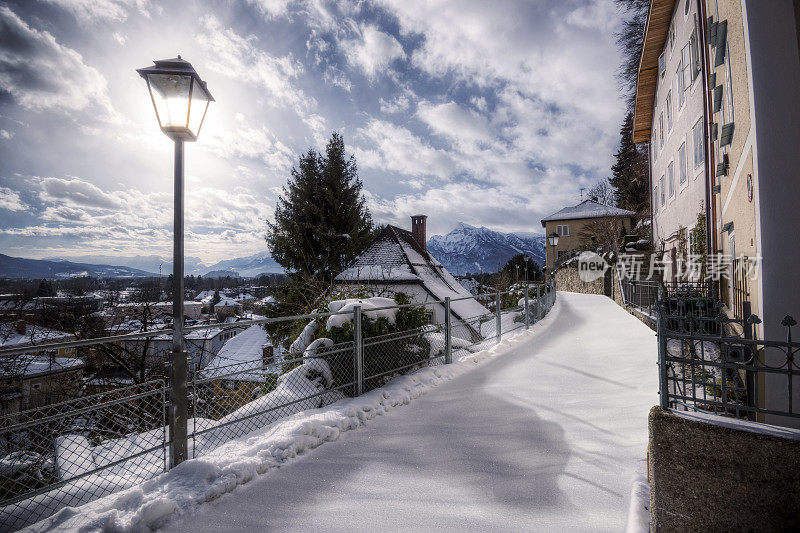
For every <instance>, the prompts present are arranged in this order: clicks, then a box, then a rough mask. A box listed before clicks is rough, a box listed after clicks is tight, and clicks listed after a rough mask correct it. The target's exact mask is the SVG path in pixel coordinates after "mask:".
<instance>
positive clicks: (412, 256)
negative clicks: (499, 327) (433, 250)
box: [335, 215, 489, 339]
mask: <svg viewBox="0 0 800 533" xmlns="http://www.w3.org/2000/svg"><path fill="white" fill-rule="evenodd" d="M427 218H428V217H426V216H425V215H416V216H413V217H411V227H412V231H407V230H404V229H401V228H398V227H396V226H392V225H388V226H386V227H385V228H384V230H383V231H382V232H381V233H380V235H378V237H377V239H375V242H373V243H372V244H371V245H370V246H369V247H368V248H367V249H366V250H364V252H363V253H362V254H361V255H359V256H358V257H357V258H356V259H355V261H353V263H352V264H351V265H350V266H349V267H348V268H347V269H346V270H345V271H344V272H342V273H341V274H339V275H338V276H336V279H335V281H336V284H337V285H338V286H339V287H340V288H345V287H351V288H353V287H357V286H364V287H368V288H369V289H371V290H372V292H373V293H374V294H375V295H376V296H392V295H394V294H396V293H398V292H402V293H405V294H407V295H408V296H409V297H410V298H411V301H412V302H414V303H423V302H429V301H441V300H444V299H445V298H446V297H450V298H452V299H456V298H468V299H465V300H459V301H456V302H452V304H451V307H450V309H451V312H452V318H453V319H454V320H455V321H457V322H455V323H454V324H455V326H456V327H454V334H456V335H457V336H460V337H461V338H469V339H477V338H479V337H480V333H479V332H480V326H479V324H477V321H478V317H481V316H482V315H486V314H488V313H489V310H488V309H486V308H485V307H484V306H482V305H481V304H480V303H478V302H477V301H476V300H474V299H472V298H470V297H471V294H470V292H469V291H468V290H467V289H465V288H464V287H463V286H462V285H461V284H460V283H459V282H458V281H456V279H455V278H454V277H453V276H452V275H451V274H450V272H448V271H447V269H445V268H444V267H443V266H442V264H441V263H440V262H439V261H437V260H436V258H435V257H433V256H432V255H431V254H430V253H428V250H427V249H426V246H425V243H426V221H427ZM426 308H427V309H428V310H429V314H430V317H431V322H433V323H439V324H441V323H444V320H445V308H444V305H443V304H433V305H431V306H428V307H426ZM462 321H470V322H472V323H471V324H470V325H467V326H461V325H460V324H461V322H462Z"/></svg>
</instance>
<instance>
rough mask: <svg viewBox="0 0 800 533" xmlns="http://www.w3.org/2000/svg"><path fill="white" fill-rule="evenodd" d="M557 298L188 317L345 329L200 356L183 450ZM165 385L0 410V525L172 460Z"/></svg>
mask: <svg viewBox="0 0 800 533" xmlns="http://www.w3.org/2000/svg"><path fill="white" fill-rule="evenodd" d="M555 298H556V290H555V286H554V284H553V283H552V282H550V283H548V284H541V285H531V286H525V287H516V288H512V290H509V291H503V292H497V293H493V294H484V295H478V296H472V297H465V298H458V299H450V298H446V299H445V300H441V301H429V302H423V303H418V304H407V305H394V306H386V307H370V308H368V309H362V308H361V306H356V307H355V309H353V310H352V311H347V312H339V313H311V314H307V315H300V316H290V317H276V318H261V319H254V320H246V321H240V322H236V323H232V324H212V325H198V326H188V327H186V328H185V329H184V331H185V334H189V333H190V332H192V331H199V330H204V329H211V328H224V329H229V330H238V331H241V330H242V329H243V328H246V327H260V326H262V325H264V324H271V323H275V322H285V321H291V322H302V323H305V324H308V323H309V322H312V321H317V322H318V323H319V324H320V327H322V326H321V324H322V320H323V319H327V318H328V317H331V316H336V315H345V316H344V317H343V318H346V319H347V322H346V324H347V326H346V327H347V328H351V329H348V331H351V332H352V334H351V338H350V339H349V340H345V341H342V342H338V343H333V341H321V342H320V341H317V342H316V344H314V345H311V346H307V347H305V348H304V349H303V351H302V352H301V353H289V352H287V351H278V352H277V353H275V354H274V358H273V359H272V360H268V359H267V358H265V356H263V355H262V356H261V357H258V358H253V359H251V360H246V361H233V362H231V364H228V365H220V364H217V365H214V366H213V369H212V368H211V367H210V366H209V365H208V364H206V365H205V366H204V367H202V368H199V369H196V371H193V372H191V374H190V376H189V380H188V387H187V388H186V390H187V393H186V394H187V400H188V405H189V419H188V422H187V442H186V448H187V449H188V450H189V456H190V457H198V456H201V455H203V454H205V453H208V452H209V451H211V450H214V449H215V448H218V447H219V446H221V445H222V444H224V443H226V442H228V441H230V440H232V439H236V438H238V437H241V436H244V435H247V434H249V433H251V432H253V431H254V430H257V429H260V428H264V427H266V426H269V425H270V424H272V423H274V422H276V421H277V420H280V419H282V418H285V417H287V416H290V415H293V414H296V413H299V412H301V411H305V410H308V409H314V408H319V407H323V406H325V405H328V404H331V403H333V402H335V401H337V400H340V399H343V398H345V397H352V396H358V395H360V394H362V393H364V392H367V391H369V390H372V389H374V388H377V387H380V386H382V385H384V384H385V383H387V382H389V381H391V380H392V379H393V378H395V377H396V376H398V375H402V374H405V373H408V372H412V371H414V370H416V369H419V368H422V367H426V366H432V365H440V364H447V363H450V362H452V361H455V360H458V359H459V358H461V357H464V356H468V355H470V354H472V353H475V352H477V351H480V350H482V349H485V348H488V347H490V346H493V345H494V344H496V343H498V342H500V340H501V339H502V337H503V335H507V334H509V333H512V332H515V331H519V330H522V329H526V328H528V327H529V326H530V325H531V324H533V323H535V322H537V321H539V320H540V319H542V318H543V317H544V316H545V315H546V314H547V312H548V311H549V309H550V308H551V307H552V306H553V304H554V303H555ZM468 300H471V301H472V304H471V305H474V302H482V303H484V304H485V305H486V307H488V308H490V309H491V310H490V311H489V312H485V313H480V314H474V313H472V314H470V316H469V318H460V317H461V316H463V306H464V303H468V302H467V301H468ZM420 307H425V308H428V309H431V311H434V309H433V308H437V309H438V310H439V311H441V315H443V317H444V320H443V321H442V322H441V323H437V324H431V325H427V326H423V327H415V328H410V329H406V330H402V331H393V332H390V333H380V331H377V333H376V328H375V327H374V322H372V320H373V319H372V318H370V316H374V313H375V312H376V311H388V310H392V311H398V312H399V310H400V309H409V308H420ZM473 309H474V307H473ZM459 310H461V314H460V313H459ZM432 314H433V315H435V314H436V313H435V311H434V312H432ZM169 333H171V330H170V331H159V332H145V333H144V335H146V336H148V337H156V336H158V335H164V334H169ZM239 334H241V333H239ZM141 336H142V334H140V337H141ZM323 336H324V335H323ZM136 338H137V337H136V336H135V335H132V334H126V335H121V336H116V337H103V338H100V339H83V340H80V341H69V342H61V343H48V344H41V345H37V346H36V349H37V350H41V351H45V350H54V349H57V348H58V347H63V346H65V345H66V346H75V345H79V346H82V347H91V346H94V345H98V344H103V343H115V342H120V341H121V340H128V339H133V340H135V339H136ZM18 353H20V352H19V351H18V350H17V349H12V350H0V358H4V357H12V356H14V355H16V354H18ZM189 359H190V363H191V357H190V358H189ZM202 359H203V358H202V356H201V357H200V360H202ZM165 360H166V359H165ZM190 366H191V365H190ZM169 392H170V389H169V387H167V386H166V385H165V382H164V381H151V382H147V383H142V384H135V385H132V386H129V387H121V388H114V389H113V390H110V391H107V392H103V393H100V394H96V395H91V396H86V397H80V398H76V399H74V400H70V401H67V402H62V403H58V404H54V405H50V406H47V407H43V408H40V409H34V410H28V411H22V412H19V413H14V414H11V415H7V416H4V417H0V530H2V531H5V530H13V529H18V528H21V527H25V526H28V525H31V524H33V523H35V522H37V521H39V520H42V519H44V518H47V517H48V516H50V515H52V514H53V513H55V512H56V511H58V510H59V509H61V508H63V507H65V506H77V505H80V504H82V503H86V502H88V501H91V500H93V499H95V498H99V497H101V496H104V495H106V494H109V493H111V492H114V491H116V490H121V489H124V488H127V487H130V486H133V485H135V484H137V483H141V482H142V481H143V480H146V479H149V478H152V477H154V476H156V475H158V474H160V473H162V472H164V471H166V470H167V469H168V468H169V467H170V465H171V464H172V462H171V461H170V450H171V449H172V446H170V445H171V442H170V438H169V433H168V427H169V426H168V422H169V421H168V418H167V417H168V413H169V412H170V410H169V397H170V395H169Z"/></svg>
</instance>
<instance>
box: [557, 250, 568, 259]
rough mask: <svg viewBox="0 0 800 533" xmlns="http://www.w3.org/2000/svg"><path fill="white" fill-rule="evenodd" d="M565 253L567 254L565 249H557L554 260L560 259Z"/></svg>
mask: <svg viewBox="0 0 800 533" xmlns="http://www.w3.org/2000/svg"><path fill="white" fill-rule="evenodd" d="M566 255H567V251H566V250H559V251H558V252H557V255H556V261H561V259H562V258H564V257H565V256H566Z"/></svg>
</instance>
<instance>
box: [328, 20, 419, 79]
mask: <svg viewBox="0 0 800 533" xmlns="http://www.w3.org/2000/svg"><path fill="white" fill-rule="evenodd" d="M339 46H340V47H341V48H342V51H343V52H344V54H345V57H346V58H347V62H348V63H350V64H351V65H353V66H355V67H358V68H359V69H361V71H362V72H363V73H364V75H366V76H367V77H368V78H370V79H374V78H375V77H376V76H377V75H378V74H379V73H381V72H383V71H385V70H386V69H387V68H388V67H389V66H390V65H391V64H392V62H393V61H395V60H397V59H402V58H405V57H406V54H405V52H404V51H403V47H402V45H401V44H400V43H399V42H398V41H397V39H395V38H394V37H393V36H392V35H389V34H388V33H384V32H382V31H380V30H379V29H378V28H376V27H375V26H372V25H365V24H362V25H360V26H359V31H358V35H357V36H356V37H355V38H353V39H348V40H343V41H341V42H340V43H339Z"/></svg>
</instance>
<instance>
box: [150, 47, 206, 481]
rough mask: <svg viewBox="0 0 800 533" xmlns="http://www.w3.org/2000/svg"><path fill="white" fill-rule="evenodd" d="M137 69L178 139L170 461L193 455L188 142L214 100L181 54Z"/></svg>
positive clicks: (166, 128)
mask: <svg viewBox="0 0 800 533" xmlns="http://www.w3.org/2000/svg"><path fill="white" fill-rule="evenodd" d="M153 63H154V66H152V67H144V68H140V69H137V70H136V72H138V73H139V75H140V76H141V77H142V78H144V79H145V81H146V82H147V89H148V91H149V92H150V100H151V101H152V102H153V108H154V109H155V111H156V119H158V125H159V127H160V128H161V131H163V132H164V134H165V135H166V136H167V137H169V138H170V139H172V140H173V141H174V143H175V209H174V221H175V222H174V229H173V233H174V245H173V256H172V257H173V259H172V283H173V287H172V296H173V299H172V328H173V332H172V353H171V354H170V361H169V363H170V364H169V386H170V393H169V399H170V402H169V440H170V458H171V466H176V465H178V464H180V463H182V462H183V461H185V460H186V459H187V458H188V441H187V437H188V430H187V422H188V417H189V406H188V402H189V399H188V394H187V390H186V381H187V367H188V365H187V361H186V351H185V350H184V339H183V298H184V294H183V143H184V141H188V142H194V141H196V140H197V136H198V135H200V128H201V127H202V126H203V120H204V119H205V117H206V111H208V106H209V104H210V103H211V102H213V101H214V98H213V97H212V96H211V93H209V92H208V89H207V88H206V83H205V82H204V81H203V80H201V79H200V76H199V75H198V74H197V72H196V71H195V70H194V68H193V67H192V65H191V63H189V62H188V61H185V60H183V59H181V56H178V57H176V58H174V59H162V60H159V61H154V62H153Z"/></svg>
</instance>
